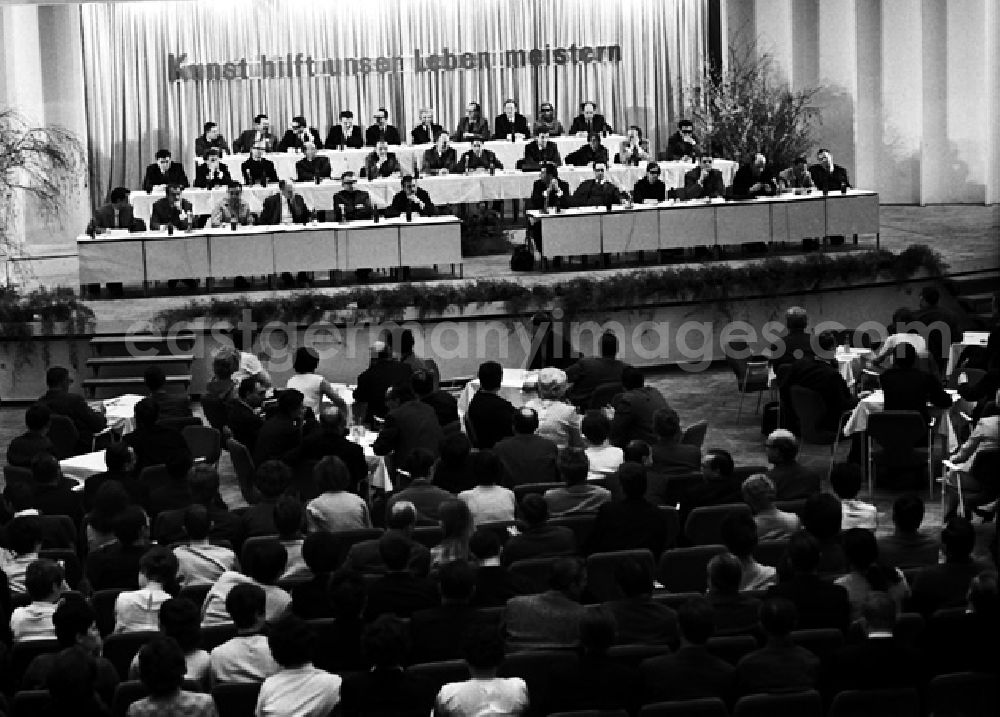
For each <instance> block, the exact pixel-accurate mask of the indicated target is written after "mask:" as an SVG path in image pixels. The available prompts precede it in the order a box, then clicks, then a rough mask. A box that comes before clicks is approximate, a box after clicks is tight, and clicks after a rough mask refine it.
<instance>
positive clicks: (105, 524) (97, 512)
mask: <svg viewBox="0 0 1000 717" xmlns="http://www.w3.org/2000/svg"><path fill="white" fill-rule="evenodd" d="M130 502H131V499H130V498H129V495H128V492H127V491H126V490H125V488H124V486H122V484H121V483H119V482H118V481H116V480H106V481H104V482H103V483H101V485H100V487H99V488H98V489H97V493H96V494H95V495H94V505H93V507H92V508H91V510H90V512H89V513H88V514H87V523H89V524H90V527H91V528H93V529H94V530H96V531H98V532H101V533H111V532H112V531H114V525H115V519H116V518H117V517H118V515H119V514H120V513H121V512H122V511H123V510H125V508H127V507H128V505H129V503H130Z"/></svg>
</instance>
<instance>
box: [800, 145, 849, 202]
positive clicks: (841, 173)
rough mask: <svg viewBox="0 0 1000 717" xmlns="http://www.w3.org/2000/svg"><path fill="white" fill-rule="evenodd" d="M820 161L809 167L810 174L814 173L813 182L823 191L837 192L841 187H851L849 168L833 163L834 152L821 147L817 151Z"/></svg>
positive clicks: (817, 157)
mask: <svg viewBox="0 0 1000 717" xmlns="http://www.w3.org/2000/svg"><path fill="white" fill-rule="evenodd" d="M816 159H817V160H819V161H818V163H816V164H814V165H812V166H811V167H809V174H810V175H812V181H813V184H815V185H816V189H818V190H819V191H821V192H836V191H839V190H841V189H845V188H846V189H850V188H851V180H850V177H848V176H847V170H846V169H844V168H843V167H841V166H840V165H839V164H834V163H833V154H832V153H831V152H830V150H828V149H827V148H826V147H821V148H820V150H819V151H818V152H816Z"/></svg>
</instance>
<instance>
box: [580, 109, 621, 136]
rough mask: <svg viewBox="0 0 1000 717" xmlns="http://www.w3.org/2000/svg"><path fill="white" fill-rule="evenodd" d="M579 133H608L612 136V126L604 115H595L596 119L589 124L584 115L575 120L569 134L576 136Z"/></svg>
mask: <svg viewBox="0 0 1000 717" xmlns="http://www.w3.org/2000/svg"><path fill="white" fill-rule="evenodd" d="M577 132H586V133H587V134H593V133H595V132H597V133H601V132H606V133H607V134H611V132H612V130H611V125H609V124H608V123H607V121H606V120H605V119H604V115H600V114H596V113H595V114H594V118H593V119H592V120H591V121H590V122H589V123H588V122H587V119H586V118H585V117H584V116H583V115H582V114H579V115H577V116H576V117H574V118H573V124H571V125H570V127H569V134H576V133H577Z"/></svg>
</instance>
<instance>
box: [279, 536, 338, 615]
mask: <svg viewBox="0 0 1000 717" xmlns="http://www.w3.org/2000/svg"><path fill="white" fill-rule="evenodd" d="M341 555H342V552H341V546H340V541H339V540H338V539H337V537H336V536H335V535H334V534H333V533H329V532H327V531H325V530H320V531H318V532H315V533H309V535H307V536H306V539H305V540H304V541H303V543H302V560H303V561H304V562H305V564H306V567H307V568H308V569H309V572H310V573H311V574H312V579H311V580H309V581H308V582H302V583H298V584H297V585H295V586H294V587H292V590H291V594H292V612H293V613H295V614H296V615H298V616H299V617H301V618H302V619H303V620H312V619H314V618H320V617H333V606H332V605H331V604H330V598H329V595H327V585H328V584H329V582H330V575H332V574H333V572H334V570H336V569H337V566H338V564H339V562H340V557H341Z"/></svg>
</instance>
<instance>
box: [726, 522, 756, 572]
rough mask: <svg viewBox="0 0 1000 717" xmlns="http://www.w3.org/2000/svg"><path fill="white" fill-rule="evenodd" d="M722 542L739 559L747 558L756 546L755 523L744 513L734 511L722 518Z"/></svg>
mask: <svg viewBox="0 0 1000 717" xmlns="http://www.w3.org/2000/svg"><path fill="white" fill-rule="evenodd" d="M720 530H721V532H722V544H723V545H725V546H726V550H728V551H729V552H730V553H732V554H733V555H735V556H736V557H737V558H739V559H740V560H747V559H749V558H750V557H751V556H752V555H753V550H754V548H756V547H757V524H756V523H755V522H754V519H753V518H752V517H751V516H750V515H748V514H746V513H741V512H737V511H734V512H732V513H729V514H728V515H727V516H726V517H725V518H723V519H722V525H721V526H720Z"/></svg>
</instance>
